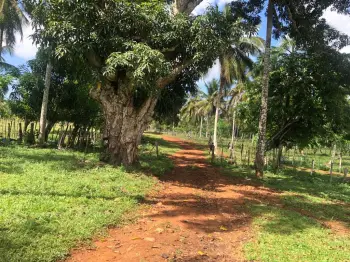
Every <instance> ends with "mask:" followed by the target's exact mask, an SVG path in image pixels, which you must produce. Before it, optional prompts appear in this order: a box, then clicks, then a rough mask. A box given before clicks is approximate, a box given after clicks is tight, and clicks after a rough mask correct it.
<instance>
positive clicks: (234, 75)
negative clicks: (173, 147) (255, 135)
mask: <svg viewBox="0 0 350 262" xmlns="http://www.w3.org/2000/svg"><path fill="white" fill-rule="evenodd" d="M223 15H224V16H225V17H226V18H227V19H229V16H231V15H232V13H231V10H230V7H228V6H226V7H225V9H224V12H223ZM263 46H264V41H263V40H262V39H261V38H260V37H256V36H250V37H242V38H240V39H239V40H238V41H237V40H233V41H232V43H230V44H228V45H224V46H222V47H221V55H220V56H219V63H220V88H219V92H218V97H217V101H216V112H215V121H214V137H213V142H214V146H215V149H217V148H218V147H217V125H218V120H219V109H220V102H221V100H222V98H223V94H224V92H225V91H226V90H227V88H229V87H230V86H231V85H232V84H233V83H234V82H235V81H238V82H244V81H245V79H246V71H247V69H249V68H250V69H251V68H252V67H253V64H254V62H253V60H252V59H251V58H250V55H257V54H260V52H261V51H262V50H263Z"/></svg>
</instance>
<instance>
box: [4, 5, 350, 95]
mask: <svg viewBox="0 0 350 262" xmlns="http://www.w3.org/2000/svg"><path fill="white" fill-rule="evenodd" d="M232 1H234V0H203V1H202V2H201V3H200V4H199V5H198V6H197V7H196V9H195V10H194V11H193V13H192V14H193V15H200V14H203V13H204V12H205V10H206V9H207V7H208V6H210V5H218V6H219V8H220V9H222V8H223V7H224V5H225V4H227V3H230V2H232ZM261 16H262V23H261V26H260V30H259V36H261V37H262V38H264V39H265V34H266V30H265V28H266V17H265V11H264V12H262V14H261ZM323 17H324V18H325V19H326V20H327V22H328V23H329V24H330V25H331V26H333V27H334V28H336V29H337V30H339V31H340V32H343V33H346V34H348V35H350V16H346V15H341V14H338V13H336V12H333V11H331V10H330V8H329V9H327V10H326V11H325V12H324V14H323ZM32 34H33V31H32V29H31V27H30V26H27V27H25V28H24V30H23V40H22V41H21V38H20V36H19V34H17V36H16V38H17V44H16V46H15V48H14V53H13V54H12V55H11V56H10V55H9V54H6V55H4V58H5V61H6V62H7V63H9V64H12V65H15V66H19V65H23V64H25V63H26V61H28V60H30V59H33V58H34V57H35V54H36V51H37V47H36V46H35V45H33V43H32V40H31V38H30V36H31V35H32ZM272 44H273V45H278V41H277V40H273V41H272ZM341 51H342V52H346V53H350V46H347V47H345V48H344V49H342V50H341ZM219 72H220V66H219V64H218V63H217V61H216V62H215V63H214V65H213V67H212V68H211V69H209V71H208V73H207V74H206V75H204V76H203V78H202V79H201V80H200V81H198V85H199V86H200V87H201V88H203V86H204V82H209V81H211V80H212V79H213V78H218V76H219Z"/></svg>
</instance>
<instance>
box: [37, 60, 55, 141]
mask: <svg viewBox="0 0 350 262" xmlns="http://www.w3.org/2000/svg"><path fill="white" fill-rule="evenodd" d="M51 72H52V64H51V61H50V60H49V62H48V63H47V65H46V75H45V89H44V95H43V101H42V104H41V113H40V131H39V144H40V145H42V144H44V142H45V128H46V118H47V105H48V103H49V91H50V84H51Z"/></svg>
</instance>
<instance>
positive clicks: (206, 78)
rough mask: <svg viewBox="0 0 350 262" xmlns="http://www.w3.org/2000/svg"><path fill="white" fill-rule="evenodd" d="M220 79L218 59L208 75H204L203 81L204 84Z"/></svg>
mask: <svg viewBox="0 0 350 262" xmlns="http://www.w3.org/2000/svg"><path fill="white" fill-rule="evenodd" d="M219 77H220V63H219V60H218V59H217V60H215V62H214V64H213V66H212V68H210V69H209V70H208V72H207V73H206V75H204V77H203V80H204V82H206V83H208V82H210V81H211V80H213V79H214V78H217V79H218V78H219Z"/></svg>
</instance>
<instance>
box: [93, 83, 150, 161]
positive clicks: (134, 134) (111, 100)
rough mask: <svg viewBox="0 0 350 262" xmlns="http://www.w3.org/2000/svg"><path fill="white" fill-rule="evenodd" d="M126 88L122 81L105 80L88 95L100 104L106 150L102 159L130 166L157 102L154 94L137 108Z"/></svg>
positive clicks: (134, 159) (135, 159)
mask: <svg viewBox="0 0 350 262" xmlns="http://www.w3.org/2000/svg"><path fill="white" fill-rule="evenodd" d="M128 90H130V89H129V88H128V87H127V86H122V83H118V84H117V83H116V82H106V83H105V85H104V86H103V87H101V88H98V87H97V88H95V89H93V90H92V91H91V96H92V97H93V98H95V99H96V100H98V101H99V102H100V103H101V105H102V109H103V113H104V119H105V126H104V131H103V140H104V141H105V143H106V145H105V149H106V152H105V155H104V156H103V158H102V160H104V161H107V162H109V163H111V164H113V165H121V164H123V165H126V166H130V165H132V164H134V163H136V162H137V160H138V159H137V147H138V145H139V144H140V142H141V137H142V134H143V132H144V131H145V130H146V129H147V127H148V125H149V123H150V122H151V119H152V115H153V112H154V107H155V106H156V103H157V97H149V98H146V100H145V101H144V102H143V103H142V105H141V106H139V107H137V108H136V107H135V106H134V102H133V101H134V98H133V94H132V91H128Z"/></svg>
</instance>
